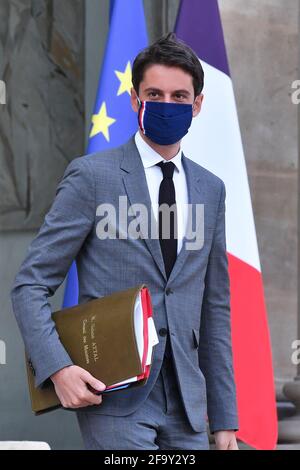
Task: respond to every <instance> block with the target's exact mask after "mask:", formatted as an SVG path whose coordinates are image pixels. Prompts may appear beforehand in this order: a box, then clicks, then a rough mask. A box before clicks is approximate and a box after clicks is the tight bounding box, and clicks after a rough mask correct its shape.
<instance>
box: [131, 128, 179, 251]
mask: <svg viewBox="0 0 300 470" xmlns="http://www.w3.org/2000/svg"><path fill="white" fill-rule="evenodd" d="M135 143H136V146H137V148H138V151H139V154H140V156H141V159H142V162H143V166H144V170H145V175H146V180H147V185H148V190H149V195H150V199H151V204H152V209H153V212H154V216H155V218H156V221H157V220H158V201H159V199H158V198H159V187H160V183H161V181H162V179H163V172H162V170H161V168H160V167H159V166H155V165H156V163H159V162H161V161H163V162H164V163H166V162H168V161H172V162H173V163H174V164H175V169H174V174H173V181H174V186H175V194H176V206H177V221H178V226H177V234H178V239H177V254H178V253H179V252H180V250H181V248H182V239H183V236H184V234H185V233H186V226H187V216H188V205H187V204H188V190H187V182H186V176H185V171H184V168H183V165H182V160H181V157H182V151H181V149H179V151H178V153H177V154H176V155H175V156H174V157H173V158H171V160H165V159H164V158H163V157H162V156H161V155H160V154H159V153H157V152H156V151H155V150H153V148H152V147H150V145H148V144H147V142H145V141H144V139H143V138H142V136H141V135H140V132H139V131H137V133H136V134H135Z"/></svg>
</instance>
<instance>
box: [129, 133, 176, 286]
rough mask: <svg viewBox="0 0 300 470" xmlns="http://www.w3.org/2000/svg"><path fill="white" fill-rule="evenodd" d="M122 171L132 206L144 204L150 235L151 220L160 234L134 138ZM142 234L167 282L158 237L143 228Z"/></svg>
mask: <svg viewBox="0 0 300 470" xmlns="http://www.w3.org/2000/svg"><path fill="white" fill-rule="evenodd" d="M121 169H122V170H124V172H125V173H124V175H123V182H124V186H125V189H126V193H127V196H128V199H129V203H130V205H132V204H143V205H144V206H145V207H146V208H147V219H146V220H147V225H148V230H149V234H150V229H151V219H152V225H153V224H154V225H153V228H152V230H153V231H154V233H156V234H158V227H157V223H156V219H155V216H154V213H153V209H152V204H151V198H150V194H149V190H148V184H147V179H146V175H145V170H144V166H143V162H142V159H141V156H140V154H139V152H138V149H137V147H136V145H135V140H134V136H133V137H132V138H131V139H130V140H129V141H128V142H127V144H126V145H125V146H124V158H123V160H122V162H121ZM141 233H142V236H143V238H144V241H145V243H146V244H147V246H148V249H149V251H150V253H151V255H152V256H153V259H154V261H155V263H156V264H157V267H158V268H159V270H160V272H161V273H162V275H163V276H164V278H165V280H167V276H166V272H165V265H164V260H163V257H162V253H161V248H160V243H159V239H158V236H157V238H152V237H151V236H148V234H147V233H146V232H145V231H144V230H143V227H141Z"/></svg>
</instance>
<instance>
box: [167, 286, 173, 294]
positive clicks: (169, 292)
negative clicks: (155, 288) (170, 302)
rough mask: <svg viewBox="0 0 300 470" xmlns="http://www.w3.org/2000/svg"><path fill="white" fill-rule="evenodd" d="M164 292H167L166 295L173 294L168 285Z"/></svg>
mask: <svg viewBox="0 0 300 470" xmlns="http://www.w3.org/2000/svg"><path fill="white" fill-rule="evenodd" d="M166 294H167V295H170V294H173V291H172V289H171V288H170V287H167V288H166Z"/></svg>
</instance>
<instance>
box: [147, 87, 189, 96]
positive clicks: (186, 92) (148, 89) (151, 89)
mask: <svg viewBox="0 0 300 470" xmlns="http://www.w3.org/2000/svg"><path fill="white" fill-rule="evenodd" d="M144 91H145V92H147V91H155V92H158V93H163V91H162V90H160V89H159V88H154V87H149V88H146V89H145V90H144ZM173 93H182V94H185V95H190V92H189V91H188V90H184V89H182V90H175V91H174V92H173Z"/></svg>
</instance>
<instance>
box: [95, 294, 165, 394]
mask: <svg viewBox="0 0 300 470" xmlns="http://www.w3.org/2000/svg"><path fill="white" fill-rule="evenodd" d="M134 332H135V340H136V345H137V349H138V353H139V358H140V363H141V369H142V373H141V374H140V375H138V376H135V377H130V378H128V379H126V380H124V381H122V382H118V383H116V384H113V385H110V386H109V387H107V388H106V389H105V390H104V392H101V393H108V392H110V391H113V390H119V389H122V388H127V387H129V386H130V384H132V383H134V382H137V381H139V380H143V379H145V378H147V377H148V376H149V373H150V365H151V361H152V351H153V347H154V346H155V345H156V344H158V343H159V340H158V337H157V333H156V329H155V325H154V321H153V317H152V309H151V305H150V298H149V293H148V290H147V288H145V287H144V288H142V289H141V290H140V292H139V294H138V295H137V297H136V301H135V305H134Z"/></svg>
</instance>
